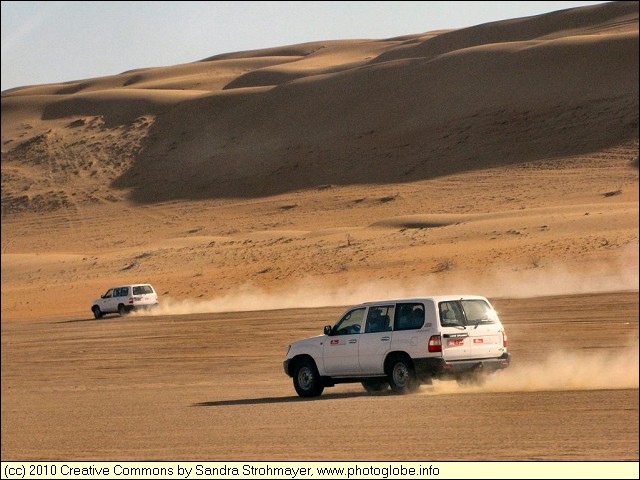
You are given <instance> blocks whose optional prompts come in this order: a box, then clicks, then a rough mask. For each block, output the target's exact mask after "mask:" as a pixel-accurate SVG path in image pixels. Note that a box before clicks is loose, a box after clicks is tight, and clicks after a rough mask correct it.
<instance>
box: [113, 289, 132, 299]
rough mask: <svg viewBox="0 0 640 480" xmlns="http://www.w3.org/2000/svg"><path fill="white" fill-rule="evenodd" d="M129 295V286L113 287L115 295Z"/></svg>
mask: <svg viewBox="0 0 640 480" xmlns="http://www.w3.org/2000/svg"><path fill="white" fill-rule="evenodd" d="M127 295H129V287H120V288H114V289H113V296H114V297H126V296H127Z"/></svg>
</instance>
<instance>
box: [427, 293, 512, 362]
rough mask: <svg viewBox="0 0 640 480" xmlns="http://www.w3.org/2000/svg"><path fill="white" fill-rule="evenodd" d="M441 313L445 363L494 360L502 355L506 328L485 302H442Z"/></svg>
mask: <svg viewBox="0 0 640 480" xmlns="http://www.w3.org/2000/svg"><path fill="white" fill-rule="evenodd" d="M438 311H439V314H440V325H441V327H442V357H443V358H444V359H445V360H447V361H451V360H471V359H476V358H492V357H499V356H500V355H501V354H502V326H501V325H500V322H499V321H498V319H497V316H496V315H495V312H494V311H493V309H492V308H491V306H490V305H489V304H488V303H487V302H486V301H485V300H482V299H461V300H451V301H445V302H440V303H439V304H438Z"/></svg>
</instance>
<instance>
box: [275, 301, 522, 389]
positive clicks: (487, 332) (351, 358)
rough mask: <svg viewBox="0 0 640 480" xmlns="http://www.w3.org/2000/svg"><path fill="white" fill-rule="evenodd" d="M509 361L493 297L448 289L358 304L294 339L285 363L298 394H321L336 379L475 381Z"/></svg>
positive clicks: (407, 383)
mask: <svg viewBox="0 0 640 480" xmlns="http://www.w3.org/2000/svg"><path fill="white" fill-rule="evenodd" d="M509 362H510V354H509V353H507V334H506V332H505V330H504V327H503V326H502V324H501V323H500V319H499V318H498V315H497V314H496V312H495V310H494V309H493V307H492V306H491V303H490V302H489V300H487V299H486V298H485V297H481V296H477V295H448V296H439V297H429V298H412V299H399V300H387V301H381V302H369V303H363V304H360V305H356V306H354V307H351V308H349V309H348V310H347V311H346V312H344V314H343V315H342V316H341V317H340V319H339V320H338V321H337V322H336V324H335V325H334V326H326V327H324V335H319V336H316V337H312V338H307V339H305V340H299V341H297V342H294V343H292V344H291V345H289V349H288V352H287V355H286V359H285V361H284V371H285V373H286V374H287V375H289V376H290V377H292V378H293V385H294V387H295V389H296V392H297V393H298V395H300V396H301V397H314V396H318V395H320V394H321V393H322V391H323V390H324V388H325V387H331V386H334V385H335V384H337V383H348V382H361V383H362V385H363V386H364V388H365V389H366V390H367V391H368V392H380V391H383V390H385V389H387V388H389V387H391V389H392V390H393V391H394V392H397V393H408V392H412V391H415V390H417V388H418V387H419V386H420V384H421V383H427V384H428V383H431V380H432V379H433V378H437V379H455V380H457V381H458V382H460V383H464V382H474V381H478V380H480V379H481V378H482V377H481V374H482V373H488V372H492V371H495V370H499V369H503V368H506V367H507V366H508V365H509Z"/></svg>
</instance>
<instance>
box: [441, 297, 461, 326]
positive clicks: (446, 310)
mask: <svg viewBox="0 0 640 480" xmlns="http://www.w3.org/2000/svg"><path fill="white" fill-rule="evenodd" d="M438 307H439V309H440V324H441V325H442V326H443V327H464V326H465V320H464V313H463V312H462V307H461V306H460V302H457V301H454V302H440V304H439V305H438Z"/></svg>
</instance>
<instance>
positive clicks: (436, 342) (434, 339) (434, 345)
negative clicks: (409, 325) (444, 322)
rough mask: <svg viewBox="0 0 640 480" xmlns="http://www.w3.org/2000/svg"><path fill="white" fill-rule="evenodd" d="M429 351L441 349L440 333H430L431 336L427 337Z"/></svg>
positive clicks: (439, 350)
mask: <svg viewBox="0 0 640 480" xmlns="http://www.w3.org/2000/svg"><path fill="white" fill-rule="evenodd" d="M429 351H430V352H441V351H442V340H441V339H440V335H431V338H430V339H429Z"/></svg>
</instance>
